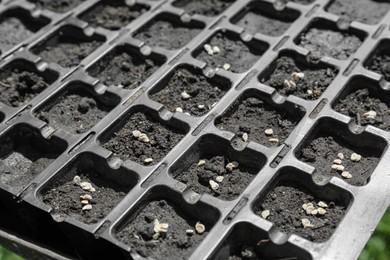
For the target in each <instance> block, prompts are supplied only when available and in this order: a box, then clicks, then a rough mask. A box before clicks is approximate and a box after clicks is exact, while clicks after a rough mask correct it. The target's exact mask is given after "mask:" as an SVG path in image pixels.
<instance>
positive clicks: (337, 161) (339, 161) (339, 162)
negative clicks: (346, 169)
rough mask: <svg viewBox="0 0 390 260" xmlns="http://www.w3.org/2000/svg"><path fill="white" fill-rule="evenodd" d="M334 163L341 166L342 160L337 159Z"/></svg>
mask: <svg viewBox="0 0 390 260" xmlns="http://www.w3.org/2000/svg"><path fill="white" fill-rule="evenodd" d="M333 163H335V164H341V160H340V159H335V160H334V161H333Z"/></svg>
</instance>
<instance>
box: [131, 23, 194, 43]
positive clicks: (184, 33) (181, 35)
mask: <svg viewBox="0 0 390 260" xmlns="http://www.w3.org/2000/svg"><path fill="white" fill-rule="evenodd" d="M200 31H201V29H198V28H196V27H193V26H191V25H190V24H183V23H176V22H175V23H172V22H168V21H166V20H158V21H154V22H153V23H151V24H148V25H147V26H146V27H144V28H143V29H141V31H139V32H137V33H136V34H135V35H134V37H135V38H137V39H139V40H141V41H143V42H145V43H146V44H147V45H149V46H158V47H162V48H166V49H168V50H172V49H179V48H181V47H184V45H186V44H187V43H188V42H189V41H191V40H192V39H193V38H194V37H195V36H196V35H198V34H199V32H200Z"/></svg>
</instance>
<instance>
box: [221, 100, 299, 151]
mask: <svg viewBox="0 0 390 260" xmlns="http://www.w3.org/2000/svg"><path fill="white" fill-rule="evenodd" d="M297 109H299V108H297ZM298 114H299V113H297V115H298ZM298 121H299V120H296V119H293V118H292V117H291V115H289V114H287V113H286V112H285V111H283V110H280V109H278V110H275V108H273V107H271V106H270V105H268V104H266V103H265V102H263V101H262V100H260V99H258V98H254V97H251V98H246V99H245V100H243V101H238V102H236V103H235V104H234V105H233V108H232V109H230V110H228V112H227V114H225V115H223V116H222V117H221V118H219V119H218V120H217V121H216V126H217V128H218V129H220V130H226V131H230V132H233V133H234V134H236V135H237V136H239V137H242V135H243V134H244V133H247V134H248V137H249V139H248V140H250V141H254V142H257V143H259V144H262V145H264V146H267V147H271V146H273V144H272V143H270V142H269V139H270V138H278V139H279V144H283V142H284V141H285V140H286V139H287V137H288V136H289V135H290V133H291V132H292V131H293V130H294V128H295V126H296V125H297V123H298ZM269 128H271V129H272V130H273V135H266V134H265V133H264V130H266V129H269Z"/></svg>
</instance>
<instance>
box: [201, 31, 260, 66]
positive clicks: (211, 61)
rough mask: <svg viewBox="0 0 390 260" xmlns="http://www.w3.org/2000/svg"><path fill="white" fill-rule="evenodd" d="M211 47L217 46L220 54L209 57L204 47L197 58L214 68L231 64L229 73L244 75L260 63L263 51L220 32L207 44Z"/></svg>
mask: <svg viewBox="0 0 390 260" xmlns="http://www.w3.org/2000/svg"><path fill="white" fill-rule="evenodd" d="M207 44H209V45H210V46H211V47H214V46H217V47H218V48H219V49H220V52H219V53H214V54H213V55H209V54H208V53H207V51H206V50H205V49H204V48H203V47H202V50H201V52H200V53H199V54H198V55H197V56H196V58H198V59H200V60H202V61H204V62H206V63H207V65H209V66H211V67H213V68H218V69H219V68H222V67H223V65H224V64H229V65H230V68H229V71H232V72H235V73H243V72H246V71H247V70H249V69H250V68H251V67H252V66H253V64H254V63H255V62H256V61H258V60H259V59H260V57H261V55H262V54H263V53H264V51H263V50H259V49H255V48H253V47H252V46H249V45H247V44H245V43H244V42H243V41H241V40H239V39H235V38H234V37H232V36H231V35H229V36H228V35H226V34H222V33H220V32H218V33H217V34H216V35H215V36H214V37H213V38H211V40H209V41H208V42H207Z"/></svg>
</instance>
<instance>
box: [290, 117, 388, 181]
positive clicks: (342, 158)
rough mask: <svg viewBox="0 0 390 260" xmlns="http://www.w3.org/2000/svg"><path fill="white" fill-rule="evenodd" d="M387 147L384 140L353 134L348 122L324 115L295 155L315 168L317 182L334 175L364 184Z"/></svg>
mask: <svg viewBox="0 0 390 260" xmlns="http://www.w3.org/2000/svg"><path fill="white" fill-rule="evenodd" d="M386 148H387V144H386V142H385V140H384V139H382V138H380V137H378V136H376V135H373V134H370V133H367V132H363V133H361V134H354V133H352V132H350V130H349V128H348V125H346V124H343V123H341V122H339V121H336V120H334V119H330V118H325V119H322V120H321V121H319V123H318V124H317V125H316V126H315V127H314V129H313V130H312V131H311V132H310V133H309V135H308V137H306V139H305V140H304V141H303V142H302V143H301V144H300V146H299V147H298V148H297V150H296V151H295V152H296V154H295V155H296V157H297V158H298V159H299V160H301V161H303V162H306V163H308V164H310V165H312V166H313V167H315V169H316V171H315V173H314V179H315V181H316V182H318V183H325V182H327V181H328V180H329V179H330V178H332V177H334V176H335V177H337V178H340V179H343V180H344V181H346V182H347V183H349V184H351V185H356V186H363V185H365V184H367V182H368V181H369V178H370V176H371V174H372V172H373V171H374V169H375V168H376V166H377V164H378V163H379V160H380V158H381V156H382V154H383V152H384V151H385V149H386Z"/></svg>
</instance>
